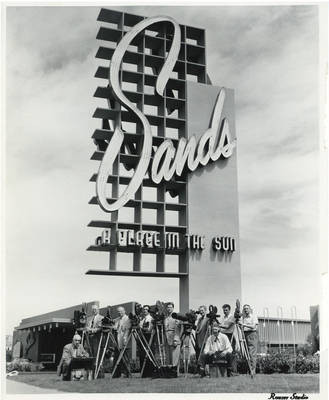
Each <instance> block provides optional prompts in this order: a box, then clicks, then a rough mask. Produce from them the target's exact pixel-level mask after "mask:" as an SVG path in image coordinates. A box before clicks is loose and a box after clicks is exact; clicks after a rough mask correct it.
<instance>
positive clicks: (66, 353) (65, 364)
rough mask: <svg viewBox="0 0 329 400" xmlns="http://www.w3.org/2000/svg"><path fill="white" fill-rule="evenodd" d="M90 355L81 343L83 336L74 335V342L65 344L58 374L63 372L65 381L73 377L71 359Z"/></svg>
mask: <svg viewBox="0 0 329 400" xmlns="http://www.w3.org/2000/svg"><path fill="white" fill-rule="evenodd" d="M83 357H89V354H88V353H87V352H86V350H85V349H84V348H83V346H82V344H81V336H80V335H74V336H73V339H72V343H69V344H67V345H65V346H64V349H63V355H62V358H61V361H60V363H59V365H58V367H57V374H58V375H59V376H60V375H61V374H63V381H69V380H70V379H71V361H72V359H73V358H83Z"/></svg>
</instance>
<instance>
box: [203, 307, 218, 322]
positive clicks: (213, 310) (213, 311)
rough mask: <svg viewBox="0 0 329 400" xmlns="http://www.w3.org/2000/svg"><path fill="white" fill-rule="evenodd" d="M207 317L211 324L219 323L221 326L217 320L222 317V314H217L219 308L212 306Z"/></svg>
mask: <svg viewBox="0 0 329 400" xmlns="http://www.w3.org/2000/svg"><path fill="white" fill-rule="evenodd" d="M206 317H207V318H208V319H209V323H210V324H213V323H214V322H217V323H218V324H219V321H218V319H217V318H219V317H220V314H217V307H216V306H213V305H212V304H210V306H209V312H208V314H206Z"/></svg>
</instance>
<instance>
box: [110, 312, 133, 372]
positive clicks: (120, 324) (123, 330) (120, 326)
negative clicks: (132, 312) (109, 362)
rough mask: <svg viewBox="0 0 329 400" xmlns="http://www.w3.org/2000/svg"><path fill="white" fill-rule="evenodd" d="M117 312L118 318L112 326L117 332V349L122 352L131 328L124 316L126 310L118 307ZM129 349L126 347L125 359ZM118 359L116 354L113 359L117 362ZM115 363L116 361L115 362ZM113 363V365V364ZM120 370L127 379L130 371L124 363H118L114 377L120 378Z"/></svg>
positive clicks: (126, 317) (128, 320) (127, 356)
mask: <svg viewBox="0 0 329 400" xmlns="http://www.w3.org/2000/svg"><path fill="white" fill-rule="evenodd" d="M117 311H118V313H119V317H118V318H116V319H115V325H114V329H115V330H116V331H117V342H118V348H119V351H120V352H122V351H123V349H124V348H125V346H126V345H127V344H128V337H129V332H130V328H131V321H130V319H129V317H128V315H126V310H125V309H124V307H118V308H117ZM129 352H130V351H129V349H128V347H126V350H125V353H124V354H125V359H130V357H129ZM118 357H119V354H118V353H117V354H116V357H115V359H116V360H117V359H118ZM115 362H116V361H115ZM115 362H114V364H115ZM122 370H123V371H124V372H123V374H124V376H125V377H129V375H130V370H128V369H127V367H126V365H125V363H124V362H122V360H121V362H120V364H119V365H118V367H117V370H116V372H117V373H116V376H115V377H120V376H121V372H122Z"/></svg>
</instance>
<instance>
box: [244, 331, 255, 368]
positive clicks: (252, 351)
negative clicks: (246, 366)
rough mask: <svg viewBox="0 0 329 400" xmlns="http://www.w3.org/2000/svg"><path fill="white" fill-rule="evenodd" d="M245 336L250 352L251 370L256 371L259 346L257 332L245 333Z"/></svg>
mask: <svg viewBox="0 0 329 400" xmlns="http://www.w3.org/2000/svg"><path fill="white" fill-rule="evenodd" d="M244 336H245V338H246V343H247V347H248V350H249V355H250V364H251V368H252V369H253V370H254V371H256V363H257V344H258V334H257V331H244Z"/></svg>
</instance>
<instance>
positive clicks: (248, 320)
mask: <svg viewBox="0 0 329 400" xmlns="http://www.w3.org/2000/svg"><path fill="white" fill-rule="evenodd" d="M239 325H240V326H241V327H242V329H243V332H244V336H245V338H246V343H247V347H248V350H249V355H250V364H251V369H252V371H251V373H252V374H255V373H256V362H257V344H258V333H257V328H258V319H257V317H256V315H254V314H253V313H252V310H251V307H250V305H249V304H245V305H244V306H243V309H242V317H241V320H240V322H239Z"/></svg>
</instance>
